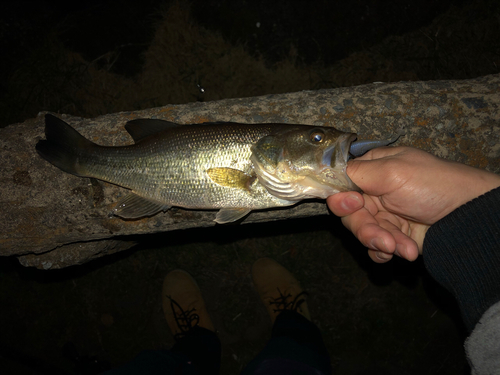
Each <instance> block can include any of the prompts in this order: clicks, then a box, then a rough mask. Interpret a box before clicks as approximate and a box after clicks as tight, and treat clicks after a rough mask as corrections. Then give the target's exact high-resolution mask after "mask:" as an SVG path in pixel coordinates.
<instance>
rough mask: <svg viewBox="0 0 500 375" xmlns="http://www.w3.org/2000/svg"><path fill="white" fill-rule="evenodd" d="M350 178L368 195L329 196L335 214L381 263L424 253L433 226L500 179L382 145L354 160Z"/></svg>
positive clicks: (412, 150) (419, 152)
mask: <svg viewBox="0 0 500 375" xmlns="http://www.w3.org/2000/svg"><path fill="white" fill-rule="evenodd" d="M347 174H348V176H349V177H350V178H351V180H352V181H353V182H354V183H355V184H356V185H357V186H359V187H360V188H361V189H362V190H363V192H364V194H363V195H361V194H360V193H357V192H353V191H351V192H345V193H337V194H335V195H332V196H330V197H328V199H327V204H328V207H329V208H330V210H331V211H332V212H333V213H334V214H335V215H337V216H340V217H342V223H343V224H344V225H345V226H346V227H347V228H348V229H349V230H350V231H351V232H352V233H353V234H354V235H355V236H356V237H357V238H358V239H359V241H360V242H361V243H362V244H363V245H365V246H366V247H368V255H369V256H370V257H371V258H372V259H373V260H374V261H375V262H378V263H383V262H387V261H388V260H390V259H391V258H392V256H393V254H396V255H398V256H400V257H402V258H405V259H407V260H410V261H413V260H415V259H417V257H418V255H419V254H422V246H423V242H424V237H425V234H426V232H427V230H428V229H429V227H430V226H431V225H432V224H434V223H435V222H436V221H438V220H439V219H442V218H443V217H445V216H446V215H448V214H449V213H450V212H452V211H453V210H455V209H456V208H458V207H459V206H461V205H463V204H464V203H466V202H468V201H470V200H472V199H474V198H476V197H478V196H479V195H481V194H484V193H486V192H488V191H490V190H492V189H494V188H496V187H498V186H500V176H498V175H496V174H493V173H490V172H487V171H484V170H481V169H477V168H473V167H469V166H466V165H464V164H460V163H456V162H452V161H448V160H445V159H441V158H438V157H436V156H433V155H431V154H429V153H427V152H425V151H422V150H419V149H415V148H411V147H380V148H376V149H374V150H371V151H369V152H367V153H366V154H365V155H363V156H361V157H359V158H356V159H354V160H352V161H350V162H349V163H348V165H347Z"/></svg>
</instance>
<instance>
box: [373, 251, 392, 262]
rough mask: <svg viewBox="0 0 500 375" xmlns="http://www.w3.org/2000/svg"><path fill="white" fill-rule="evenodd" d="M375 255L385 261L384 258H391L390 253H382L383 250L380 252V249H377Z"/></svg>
mask: <svg viewBox="0 0 500 375" xmlns="http://www.w3.org/2000/svg"><path fill="white" fill-rule="evenodd" d="M375 256H376V257H377V258H378V259H380V260H384V261H385V260H389V259H391V258H392V255H390V254H386V253H383V252H381V251H378V252H377V253H376V254H375Z"/></svg>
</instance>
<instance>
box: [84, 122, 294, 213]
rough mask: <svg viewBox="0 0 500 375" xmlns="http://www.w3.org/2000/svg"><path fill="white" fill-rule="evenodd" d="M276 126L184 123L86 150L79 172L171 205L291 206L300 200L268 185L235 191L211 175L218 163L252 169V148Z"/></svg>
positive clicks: (194, 206) (239, 168)
mask: <svg viewBox="0 0 500 375" xmlns="http://www.w3.org/2000/svg"><path fill="white" fill-rule="evenodd" d="M274 127H280V126H279V125H275V126H274ZM274 130H275V131H276V130H277V129H274ZM271 131H273V126H272V125H265V126H262V125H255V126H251V127H248V126H241V125H239V124H234V125H233V124H228V125H226V126H225V127H224V128H223V129H220V128H215V127H213V126H209V125H208V126H207V125H199V126H196V125H192V126H180V127H179V128H172V129H167V130H164V131H163V132H161V133H160V134H158V135H157V137H149V138H147V139H144V140H142V141H140V142H138V143H136V144H134V145H130V146H124V147H105V146H95V147H93V148H92V150H91V151H90V152H88V151H87V152H82V156H81V157H80V158H79V159H80V162H79V164H80V167H79V168H77V171H78V173H79V174H80V175H85V176H92V177H95V178H98V179H100V180H103V181H107V182H110V183H113V184H116V185H120V186H123V187H125V188H128V189H131V190H132V191H133V192H134V193H136V194H137V195H139V196H141V197H145V198H151V199H153V200H155V201H158V202H168V203H169V205H172V206H179V207H189V208H200V209H210V208H212V209H213V208H222V207H248V208H252V209H260V208H268V207H275V206H285V205H290V204H293V203H295V202H288V201H284V200H282V199H277V198H276V197H273V196H269V194H268V193H267V191H266V190H265V189H263V188H258V187H257V188H256V189H254V190H253V191H244V190H236V189H232V188H230V187H226V186H220V185H218V184H216V183H214V182H213V181H212V180H211V179H210V177H209V176H208V175H207V174H206V170H207V169H209V168H213V167H219V168H232V169H237V170H241V171H243V172H245V173H247V174H250V173H252V170H253V169H252V165H251V162H250V155H251V147H252V145H253V144H255V143H256V142H257V141H258V140H259V139H260V138H262V137H264V136H266V135H268V134H270V132H271ZM221 139H223V141H222V142H221ZM263 196H265V197H266V198H267V199H262V198H263Z"/></svg>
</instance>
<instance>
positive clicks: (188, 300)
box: [162, 270, 215, 339]
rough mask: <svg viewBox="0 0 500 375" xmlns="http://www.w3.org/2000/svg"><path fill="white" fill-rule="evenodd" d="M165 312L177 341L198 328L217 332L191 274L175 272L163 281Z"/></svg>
mask: <svg viewBox="0 0 500 375" xmlns="http://www.w3.org/2000/svg"><path fill="white" fill-rule="evenodd" d="M162 298H163V312H164V313H165V318H166V319H167V323H168V326H169V327H170V330H171V331H172V334H173V335H174V337H175V338H176V339H179V338H181V337H183V336H185V335H186V334H187V333H188V332H189V331H190V330H191V329H193V328H194V327H196V326H199V327H203V328H206V329H209V330H210V331H214V332H215V328H214V325H213V324H212V321H211V320H210V316H209V315H208V312H207V309H206V307H205V301H204V300H203V297H202V295H201V291H200V288H199V287H198V285H197V284H196V281H195V280H194V279H193V278H192V277H191V275H190V274H189V273H187V272H186V271H183V270H175V271H172V272H170V273H169V274H168V275H167V276H165V280H164V281H163V293H162Z"/></svg>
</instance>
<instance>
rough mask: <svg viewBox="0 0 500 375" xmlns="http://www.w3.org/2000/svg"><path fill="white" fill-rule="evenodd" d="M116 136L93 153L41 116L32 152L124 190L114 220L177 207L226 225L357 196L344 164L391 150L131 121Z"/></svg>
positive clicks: (310, 137) (237, 128)
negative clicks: (41, 131) (125, 136)
mask: <svg viewBox="0 0 500 375" xmlns="http://www.w3.org/2000/svg"><path fill="white" fill-rule="evenodd" d="M125 129H126V130H127V131H128V132H129V134H130V135H131V136H132V138H133V139H134V141H135V143H134V144H132V145H129V146H122V147H107V146H99V145H97V144H95V143H93V142H91V141H89V140H87V139H86V138H84V137H83V136H82V135H81V134H80V133H78V132H77V131H76V130H74V129H73V128H72V127H71V126H70V125H68V124H67V123H65V122H64V121H62V120H61V119H59V118H57V117H55V116H53V115H50V114H48V115H46V116H45V135H46V140H41V141H39V142H38V144H37V145H36V150H37V151H38V153H39V154H40V156H42V157H43V158H44V159H46V160H47V161H49V162H50V163H52V164H53V165H55V166H56V167H58V168H60V169H62V170H63V171H65V172H68V173H71V174H74V175H76V176H80V177H94V178H97V179H100V180H103V181H106V182H110V183H113V184H116V185H119V186H122V187H125V188H128V189H130V190H131V193H129V194H128V195H127V196H125V197H124V198H122V199H121V200H120V201H119V202H118V203H117V205H116V207H115V208H114V209H113V213H114V214H115V215H117V216H120V217H122V218H125V219H135V218H140V217H145V216H152V215H155V214H157V213H158V212H160V211H166V210H167V209H169V208H170V207H172V206H178V207H184V208H192V209H219V211H218V213H217V215H216V218H215V221H216V222H217V223H228V222H232V221H236V220H238V219H240V218H242V217H244V216H245V215H247V214H248V213H249V212H250V211H252V210H260V209H265V208H271V207H284V206H290V205H293V204H295V203H297V202H299V201H301V200H303V199H309V198H322V199H325V198H326V197H328V196H329V195H332V194H335V193H337V192H340V191H348V190H358V191H359V188H358V187H357V186H356V185H355V184H354V183H353V182H352V181H351V180H350V179H349V177H348V176H347V173H346V166H347V161H348V160H349V158H350V157H351V156H352V155H353V156H359V155H360V154H362V153H364V152H366V151H367V150H368V149H370V148H375V147H379V146H382V145H386V144H388V143H391V142H393V141H394V139H393V140H387V141H376V142H375V143H373V142H374V141H356V142H354V141H355V139H356V135H355V134H353V133H344V132H341V131H339V130H336V129H334V128H331V127H318V126H309V125H290V124H239V123H205V124H195V125H179V124H175V123H172V122H169V121H164V120H154V119H138V120H132V121H129V122H128V123H127V124H126V126H125ZM353 142H354V143H353ZM350 149H352V151H351V153H350Z"/></svg>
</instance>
